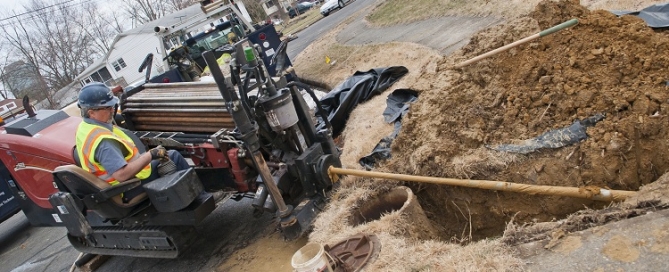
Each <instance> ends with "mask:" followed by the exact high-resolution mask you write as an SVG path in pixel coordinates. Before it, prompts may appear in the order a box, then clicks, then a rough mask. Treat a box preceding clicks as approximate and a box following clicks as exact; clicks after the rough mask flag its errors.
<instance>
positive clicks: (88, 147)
mask: <svg viewBox="0 0 669 272" xmlns="http://www.w3.org/2000/svg"><path fill="white" fill-rule="evenodd" d="M104 134H106V133H104V131H101V130H100V129H94V130H91V131H90V132H89V133H88V136H86V139H89V140H88V141H86V142H84V146H82V147H81V150H82V152H83V155H84V156H85V158H86V160H85V165H86V167H85V168H84V170H88V171H91V169H93V171H91V172H94V173H96V172H103V170H102V169H101V167H98V166H97V165H95V164H94V163H93V162H91V160H89V159H88V158H89V157H90V156H91V155H93V154H91V153H92V152H93V147H95V146H93V144H94V143H95V142H96V141H97V139H98V138H100V137H102V136H104ZM82 166H83V164H82ZM86 168H88V169H86Z"/></svg>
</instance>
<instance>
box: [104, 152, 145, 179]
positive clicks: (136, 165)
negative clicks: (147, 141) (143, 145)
mask: <svg viewBox="0 0 669 272" xmlns="http://www.w3.org/2000/svg"><path fill="white" fill-rule="evenodd" d="M149 163H151V152H146V153H144V154H142V155H141V156H139V159H136V160H134V161H131V162H129V163H127V164H126V165H125V166H123V167H121V168H120V169H118V170H116V172H114V173H113V174H112V177H113V178H114V179H115V180H118V181H119V182H124V181H126V180H129V179H132V178H134V177H135V175H137V173H139V171H142V169H144V166H146V165H147V164H149Z"/></svg>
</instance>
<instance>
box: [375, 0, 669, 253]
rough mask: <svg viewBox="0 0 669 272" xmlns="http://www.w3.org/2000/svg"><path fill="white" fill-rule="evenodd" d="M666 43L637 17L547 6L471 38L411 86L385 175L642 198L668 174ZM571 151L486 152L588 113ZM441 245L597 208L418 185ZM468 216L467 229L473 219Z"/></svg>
mask: <svg viewBox="0 0 669 272" xmlns="http://www.w3.org/2000/svg"><path fill="white" fill-rule="evenodd" d="M571 18H578V19H579V24H578V25H576V26H574V27H572V28H569V29H566V30H563V31H560V32H557V33H555V34H552V35H550V36H546V37H543V38H541V39H538V40H535V41H533V42H531V43H528V44H525V45H523V46H519V47H517V48H514V49H511V50H509V51H508V52H504V53H501V54H498V55H496V56H494V57H491V58H488V59H485V60H483V61H481V62H479V63H476V64H472V65H470V66H468V67H465V68H463V69H461V70H453V69H450V67H451V66H452V65H453V64H454V63H456V62H459V61H463V60H466V59H469V58H471V57H474V56H477V55H479V54H481V53H484V52H487V51H490V50H493V49H495V48H498V47H500V46H502V45H505V44H509V43H511V42H513V41H516V40H520V39H522V38H524V37H526V36H529V35H531V34H534V33H537V32H538V31H539V30H540V29H546V28H548V27H550V26H553V25H556V24H558V23H561V22H564V21H567V20H569V19H571ZM668 47H669V36H667V35H666V34H665V33H662V32H656V31H654V30H652V29H651V28H649V27H647V26H646V24H645V23H644V22H643V21H642V20H641V19H639V18H637V17H633V16H623V17H616V16H615V15H613V14H611V13H609V12H607V11H589V10H587V9H586V8H584V7H582V6H581V5H580V4H579V3H578V1H559V2H554V1H543V2H541V3H540V4H539V5H538V6H537V7H536V9H535V11H534V12H533V13H532V14H531V16H530V18H521V19H517V20H515V21H512V22H508V23H506V24H503V25H499V26H495V27H492V28H490V29H488V30H486V31H483V32H481V33H478V34H477V35H476V36H474V37H473V38H472V39H471V42H470V43H469V44H468V45H467V46H466V47H464V48H463V49H462V50H461V51H460V52H458V53H456V54H455V55H454V56H449V57H446V58H444V59H443V60H442V62H441V63H440V66H439V69H438V71H439V72H437V73H425V76H424V77H423V78H421V79H419V82H418V83H417V84H416V85H415V86H420V87H422V88H421V89H418V90H417V91H419V92H420V96H419V100H418V101H417V102H416V103H414V105H412V107H411V110H410V112H409V114H408V115H407V116H406V117H405V119H404V121H403V124H404V125H403V128H402V131H401V133H400V136H399V137H398V138H397V139H396V140H395V142H394V144H393V159H392V160H391V161H390V162H388V163H387V164H386V165H385V166H382V167H381V168H382V170H385V171H390V172H396V173H406V174H416V175H428V176H441V177H457V178H473V179H487V180H503V181H509V182H517V183H525V184H541V185H558V186H599V187H605V188H612V189H619V190H637V189H638V188H639V187H640V186H641V185H644V184H648V183H651V182H653V181H655V180H656V179H657V178H658V177H660V176H661V175H662V174H664V173H665V172H667V170H668V169H669V152H667V150H669V141H668V140H667V139H668V138H667V136H666V135H667V134H668V132H669V127H667V126H666V124H667V121H668V117H667V114H668V113H669V87H667V83H666V81H667V77H668V76H669V73H668V72H669V71H668V70H669V69H668V68H667V67H669V56H667V55H666V52H667V49H668ZM598 113H602V114H605V116H606V118H605V119H604V120H603V121H601V122H599V123H597V124H596V125H595V126H594V127H590V128H589V129H588V130H587V134H588V136H589V138H588V139H587V140H585V141H582V142H580V143H578V144H576V145H574V146H569V147H564V148H560V149H546V150H541V151H539V152H535V153H532V154H530V155H515V154H508V153H502V152H496V151H491V150H488V149H486V148H485V146H486V145H497V144H505V143H512V142H515V141H518V140H524V139H528V138H533V137H536V136H538V135H541V134H542V133H544V132H546V131H548V130H551V129H556V128H562V127H566V126H568V125H569V124H571V123H572V122H573V121H574V120H576V119H584V118H587V117H590V116H592V115H594V114H598ZM413 189H414V192H416V194H417V195H418V196H419V200H420V202H421V204H422V205H423V207H424V209H425V210H426V212H427V214H428V216H430V219H432V220H434V221H435V222H436V223H437V225H439V226H442V229H441V231H442V233H441V234H442V237H444V238H450V237H454V236H460V235H461V233H462V230H463V229H465V228H467V226H469V227H471V228H472V236H473V237H472V238H473V239H475V240H476V239H481V238H484V237H490V236H498V235H500V234H501V233H502V230H503V229H504V227H505V222H508V221H510V219H511V218H512V217H513V216H515V217H514V218H515V220H516V221H518V222H532V221H551V220H554V219H557V218H563V217H565V215H567V214H570V213H573V212H575V211H577V210H580V209H582V208H583V206H584V205H585V206H587V207H602V205H603V204H601V203H594V202H591V201H587V200H579V199H573V198H566V197H536V196H528V195H523V194H516V193H504V192H491V191H484V190H475V189H463V188H450V187H446V186H421V187H417V186H413ZM470 218H471V219H470Z"/></svg>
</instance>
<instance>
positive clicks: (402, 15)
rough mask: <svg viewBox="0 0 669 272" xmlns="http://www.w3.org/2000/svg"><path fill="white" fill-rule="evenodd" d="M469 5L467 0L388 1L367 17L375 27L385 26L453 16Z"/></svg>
mask: <svg viewBox="0 0 669 272" xmlns="http://www.w3.org/2000/svg"><path fill="white" fill-rule="evenodd" d="M465 5H467V1H466V0H412V1H411V4H407V1H404V0H387V1H385V2H384V3H382V4H381V5H380V6H378V7H377V8H376V9H375V10H374V11H373V12H372V13H370V14H369V15H368V16H367V21H369V22H370V23H372V24H373V25H378V26H385V25H395V24H401V23H408V22H415V21H419V20H424V19H427V18H432V17H439V16H444V15H449V14H452V11H453V10H454V9H457V8H459V7H463V6H465Z"/></svg>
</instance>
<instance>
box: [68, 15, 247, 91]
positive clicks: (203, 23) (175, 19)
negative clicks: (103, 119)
mask: <svg viewBox="0 0 669 272" xmlns="http://www.w3.org/2000/svg"><path fill="white" fill-rule="evenodd" d="M238 5H239V4H238ZM239 8H240V9H241V10H242V12H241V14H242V16H243V17H245V19H246V20H247V21H250V18H249V17H248V13H246V9H245V8H244V7H243V6H240V7H239ZM229 13H230V9H229V6H228V5H223V4H221V5H220V6H217V8H215V9H211V10H209V11H208V12H207V13H205V12H204V11H203V8H202V7H201V6H200V5H192V6H190V7H187V8H185V9H183V10H179V11H176V12H174V13H172V14H169V15H165V16H163V17H161V18H159V19H157V20H155V21H151V22H148V23H145V24H143V25H141V26H139V27H136V28H134V29H131V30H128V31H125V32H123V33H121V34H118V35H117V36H116V37H115V38H114V41H113V42H112V44H111V49H110V50H109V52H107V53H106V54H105V55H104V56H103V57H102V58H101V59H99V60H97V61H96V62H94V63H93V64H92V65H91V66H89V67H88V68H87V69H85V70H84V71H83V72H82V73H81V74H79V76H77V77H76V78H75V82H79V84H80V85H81V86H83V85H85V84H86V83H89V82H91V81H98V82H104V83H105V84H107V85H108V86H113V85H122V86H125V85H127V84H130V83H133V82H136V81H140V80H143V79H144V77H145V71H142V72H139V67H140V65H141V64H142V62H143V61H144V59H145V58H146V56H147V55H148V54H149V53H153V67H152V69H151V71H152V74H153V75H155V74H160V73H162V72H164V71H166V70H168V67H167V64H166V63H165V62H164V61H163V58H165V54H166V49H169V47H171V46H172V45H178V44H181V42H182V41H180V40H178V39H172V40H171V42H169V41H168V42H167V44H166V43H163V38H164V37H168V36H169V35H170V34H174V33H178V32H180V31H187V32H190V33H195V32H199V31H203V30H204V29H205V28H210V27H212V26H213V25H214V24H217V23H222V22H223V21H224V20H226V19H225V16H226V15H228V14H229ZM157 27H159V28H160V30H159V31H156V30H157V29H156V28H157Z"/></svg>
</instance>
